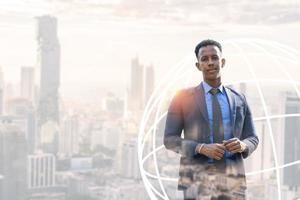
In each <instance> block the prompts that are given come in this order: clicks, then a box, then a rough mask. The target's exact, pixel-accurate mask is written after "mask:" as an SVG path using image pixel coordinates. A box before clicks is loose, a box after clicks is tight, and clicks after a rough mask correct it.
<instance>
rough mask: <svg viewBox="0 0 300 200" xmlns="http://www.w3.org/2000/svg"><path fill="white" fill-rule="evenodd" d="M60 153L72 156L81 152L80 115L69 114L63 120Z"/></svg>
mask: <svg viewBox="0 0 300 200" xmlns="http://www.w3.org/2000/svg"><path fill="white" fill-rule="evenodd" d="M59 137H60V138H59V142H60V147H59V151H60V153H62V154H64V155H67V156H72V155H74V154H78V152H79V121H78V116H76V115H73V116H67V117H66V118H65V119H64V120H63V122H62V132H61V134H60V135H59Z"/></svg>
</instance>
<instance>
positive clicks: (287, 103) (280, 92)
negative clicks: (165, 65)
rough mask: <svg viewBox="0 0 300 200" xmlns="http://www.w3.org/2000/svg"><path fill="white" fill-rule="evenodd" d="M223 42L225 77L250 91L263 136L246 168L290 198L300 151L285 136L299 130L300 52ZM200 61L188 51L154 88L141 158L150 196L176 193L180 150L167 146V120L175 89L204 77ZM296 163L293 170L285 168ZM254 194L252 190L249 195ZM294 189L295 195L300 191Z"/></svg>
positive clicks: (258, 42)
mask: <svg viewBox="0 0 300 200" xmlns="http://www.w3.org/2000/svg"><path fill="white" fill-rule="evenodd" d="M222 46H223V52H224V57H225V58H226V65H225V67H224V70H223V74H222V82H223V84H224V85H230V86H232V87H233V88H235V89H237V90H240V91H241V92H242V93H245V95H246V97H247V101H248V103H249V104H250V108H251V110H252V115H253V119H254V123H255V127H256V131H257V134H258V136H259V139H260V144H259V147H258V149H257V150H256V152H255V153H254V155H251V158H249V160H248V159H247V160H246V162H247V163H248V164H247V166H250V167H249V168H248V169H247V168H246V172H247V173H246V176H247V179H250V180H251V179H252V177H253V180H258V182H259V180H260V182H261V184H263V182H264V183H265V182H267V183H268V184H267V185H271V186H272V187H271V188H273V190H272V191H273V192H270V193H272V194H273V195H274V196H273V197H274V198H276V199H286V197H287V195H291V194H290V192H289V191H288V190H287V188H288V186H291V185H290V184H299V185H300V183H291V182H293V181H294V178H295V179H299V180H300V174H298V175H297V174H294V177H293V176H291V174H290V173H292V171H293V170H299V171H298V172H300V167H299V165H300V157H299V156H300V155H299V154H297V155H294V156H292V157H291V156H290V153H287V152H289V151H290V152H295V149H293V145H289V142H291V141H290V140H289V139H288V138H287V136H286V135H287V133H290V131H294V129H295V127H296V126H297V119H298V117H299V116H300V109H299V110H298V107H299V108H300V66H299V65H300V59H299V57H300V52H299V51H297V50H296V49H293V48H291V47H289V46H287V45H284V44H280V43H278V42H275V41H268V40H262V39H256V38H247V39H234V40H225V41H222ZM191 52H192V51H191ZM195 62H196V58H195V56H194V55H188V56H187V57H186V58H185V59H183V60H182V61H181V62H180V63H179V64H178V65H177V66H175V67H173V68H172V69H171V70H170V71H169V72H168V74H166V76H164V79H163V80H162V81H161V82H160V83H159V84H158V85H157V87H156V88H155V90H154V92H153V94H152V96H151V97H150V99H149V100H148V103H147V105H146V107H145V110H144V113H143V117H142V120H141V124H140V131H139V138H138V159H139V167H140V172H141V177H142V179H143V182H144V185H145V188H146V190H147V193H148V195H149V197H150V199H172V195H173V197H174V193H176V189H177V188H176V186H177V179H178V167H177V166H179V155H176V154H175V153H173V152H170V151H169V150H167V149H165V147H164V146H163V132H164V123H165V119H166V114H167V109H168V105H169V103H170V100H171V99H172V97H173V96H174V95H175V93H176V91H177V90H178V89H180V88H185V87H189V86H196V85H197V84H199V83H200V81H201V80H202V74H201V72H199V71H197V70H196V68H195V67H193V66H194V63H195ZM223 78H224V79H223ZM289 120H290V121H289ZM299 122H300V121H299ZM291 127H292V129H291ZM299 130H300V129H299ZM294 141H297V140H296V139H295V138H294ZM289 148H290V149H289ZM298 150H299V151H300V148H299V149H298ZM245 166H246V165H245ZM291 167H293V170H290V171H288V170H287V171H285V170H286V169H292V168H291ZM295 167H298V168H295ZM294 168H295V169H294ZM247 182H248V181H247ZM258 182H255V181H252V182H251V181H250V186H251V184H252V186H253V188H255V187H256V186H258V185H260V183H258ZM270 183H272V184H270ZM258 188H259V187H258ZM268 188H269V186H268ZM270 190H271V189H270ZM253 191H254V190H253ZM251 195H252V194H251V191H250V194H248V196H249V197H251ZM292 195H294V196H293V198H295V196H296V195H297V194H296V193H295V192H294V193H292ZM250 199H251V198H250Z"/></svg>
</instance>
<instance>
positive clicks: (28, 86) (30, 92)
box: [20, 67, 35, 103]
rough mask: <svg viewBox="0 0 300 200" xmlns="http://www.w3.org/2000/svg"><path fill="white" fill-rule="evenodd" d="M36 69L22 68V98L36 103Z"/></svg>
mask: <svg viewBox="0 0 300 200" xmlns="http://www.w3.org/2000/svg"><path fill="white" fill-rule="evenodd" d="M34 79H35V77H34V68H33V67H22V68H21V87H20V88H21V97H23V98H25V99H27V100H29V101H31V102H32V103H34V102H33V101H34Z"/></svg>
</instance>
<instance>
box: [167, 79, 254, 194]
mask: <svg viewBox="0 0 300 200" xmlns="http://www.w3.org/2000/svg"><path fill="white" fill-rule="evenodd" d="M225 90H226V93H227V97H228V102H229V105H230V115H231V125H232V131H233V136H234V137H237V138H239V139H240V140H242V141H243V142H245V143H246V144H247V149H246V151H244V152H243V153H236V154H234V156H232V158H231V160H232V162H233V163H234V165H233V167H234V168H235V170H236V171H237V172H238V173H239V175H242V176H245V170H244V165H243V158H247V157H248V156H249V155H250V154H251V153H252V152H253V151H254V150H255V149H256V147H257V145H258V142H259V141H258V137H257V136H256V134H255V129H254V124H253V120H252V115H251V111H250V109H249V107H248V104H247V102H246V99H245V96H244V95H241V94H239V93H238V92H236V91H234V90H233V89H231V88H229V87H225ZM209 129H210V128H209V122H208V113H207V108H206V103H205V94H204V89H203V86H202V83H201V84H200V85H198V86H196V87H192V88H187V89H183V90H181V91H179V92H178V93H177V94H176V95H175V97H174V98H173V99H172V101H171V104H170V107H169V109H168V114H167V120H166V126H165V133H164V145H165V147H166V148H167V149H170V150H172V151H175V152H176V153H179V154H180V155H181V159H180V169H179V176H180V179H179V182H178V188H179V189H186V188H187V187H189V184H190V183H192V182H193V176H194V174H193V171H192V172H191V169H196V168H197V166H199V165H205V164H207V161H208V159H209V158H208V157H206V156H205V155H201V154H196V153H195V148H196V146H197V144H199V143H206V144H208V143H210V140H209V133H210V131H209ZM182 130H183V131H184V132H183V135H184V138H181V133H182ZM193 167H194V168H193ZM186 179H189V180H190V182H187V181H185V180H186Z"/></svg>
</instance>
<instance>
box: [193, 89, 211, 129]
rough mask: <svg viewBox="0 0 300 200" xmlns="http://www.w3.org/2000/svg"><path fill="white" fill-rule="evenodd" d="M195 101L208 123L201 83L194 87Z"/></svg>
mask: <svg viewBox="0 0 300 200" xmlns="http://www.w3.org/2000/svg"><path fill="white" fill-rule="evenodd" d="M194 97H195V101H196V104H197V105H198V108H199V109H200V112H201V114H202V116H203V117H204V119H205V120H206V122H207V124H208V112H207V108H206V103H205V94H204V89H203V86H202V83H201V84H200V85H198V86H197V87H196V88H195V96H194Z"/></svg>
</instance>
